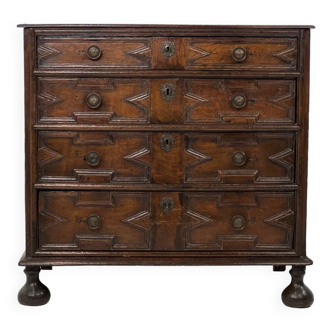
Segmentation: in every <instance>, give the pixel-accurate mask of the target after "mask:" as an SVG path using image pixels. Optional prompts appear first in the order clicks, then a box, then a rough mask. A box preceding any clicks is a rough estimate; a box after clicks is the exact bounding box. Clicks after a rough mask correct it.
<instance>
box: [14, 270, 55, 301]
mask: <svg viewBox="0 0 332 332" xmlns="http://www.w3.org/2000/svg"><path fill="white" fill-rule="evenodd" d="M39 272H40V267H37V266H32V267H30V266H27V267H26V268H25V269H24V273H25V274H26V276H27V281H26V283H25V285H24V286H23V287H22V288H21V290H20V291H19V293H18V302H20V304H23V305H29V306H38V305H44V304H46V303H47V302H48V301H49V300H50V297H51V293H50V291H49V289H48V288H47V287H46V286H45V285H44V284H43V283H41V282H40V280H39Z"/></svg>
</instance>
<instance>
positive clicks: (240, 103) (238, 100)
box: [232, 93, 247, 108]
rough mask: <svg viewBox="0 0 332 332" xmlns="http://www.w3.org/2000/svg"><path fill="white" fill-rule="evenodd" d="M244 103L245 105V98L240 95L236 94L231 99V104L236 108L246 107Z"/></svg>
mask: <svg viewBox="0 0 332 332" xmlns="http://www.w3.org/2000/svg"><path fill="white" fill-rule="evenodd" d="M246 103H247V100H246V96H245V95H243V94H241V93H238V94H236V95H235V96H234V97H233V98H232V104H233V106H234V107H236V108H242V107H244V106H245V105H246Z"/></svg>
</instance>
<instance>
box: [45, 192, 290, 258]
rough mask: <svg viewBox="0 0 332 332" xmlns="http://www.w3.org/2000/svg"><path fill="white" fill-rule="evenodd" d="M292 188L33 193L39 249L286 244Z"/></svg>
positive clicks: (229, 247)
mask: <svg viewBox="0 0 332 332" xmlns="http://www.w3.org/2000/svg"><path fill="white" fill-rule="evenodd" d="M294 225H295V215H294V193H292V192H283V193H269V192H268V193H261V192H243V193H239V192H224V193H220V192H218V193H180V192H172V193H159V192H156V193H125V192H105V191H98V192H89V191H79V192H77V191H76V192H74V191H70V192H65V191H62V192H61V191H49V192H40V193H39V248H40V249H41V250H51V251H52V250H65V251H73V252H75V251H78V252H79V251H82V250H83V251H90V250H95V251H116V250H127V251H140V250H156V251H187V250H194V251H199V250H209V251H239V250H245V251H269V250H278V251H280V250H291V249H292V248H293V233H294Z"/></svg>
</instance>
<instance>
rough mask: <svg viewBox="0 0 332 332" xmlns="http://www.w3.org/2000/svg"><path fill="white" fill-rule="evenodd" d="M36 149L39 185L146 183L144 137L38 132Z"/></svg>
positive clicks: (146, 138)
mask: <svg viewBox="0 0 332 332" xmlns="http://www.w3.org/2000/svg"><path fill="white" fill-rule="evenodd" d="M38 145H39V149H38V178H39V181H42V182H54V181H65V182H78V183H110V182H112V183H118V182H123V183H126V182H136V183H149V182H150V165H149V164H148V163H145V162H144V161H141V160H140V158H142V159H143V158H144V155H146V154H147V153H149V152H150V134H148V133H128V134H122V133H108V132H92V133H91V132H80V133H77V132H41V133H39V139H38Z"/></svg>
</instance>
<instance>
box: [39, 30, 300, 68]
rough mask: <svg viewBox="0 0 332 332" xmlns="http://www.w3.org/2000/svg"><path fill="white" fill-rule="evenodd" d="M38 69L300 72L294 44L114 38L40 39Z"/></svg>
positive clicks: (293, 40) (271, 40) (269, 40)
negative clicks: (297, 70)
mask: <svg viewBox="0 0 332 332" xmlns="http://www.w3.org/2000/svg"><path fill="white" fill-rule="evenodd" d="M37 64H38V68H41V69H47V68H53V69H54V68H64V69H69V70H70V69H75V68H83V69H84V68H86V69H88V68H95V69H98V68H99V69H102V68H104V69H107V70H116V69H131V70H133V69H134V70H135V69H136V70H146V69H187V70H256V71H260V70H271V71H292V70H296V69H297V39H296V38H254V37H253V38H249V37H238V38H234V37H233V38H230V37H219V38H218V37H216V38H158V37H156V38H151V37H146V38H126V37H123V38H114V37H94V38H93V37H86V36H81V37H77V36H72V37H71V36H68V37H66V38H64V37H57V36H39V37H38V38H37Z"/></svg>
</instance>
